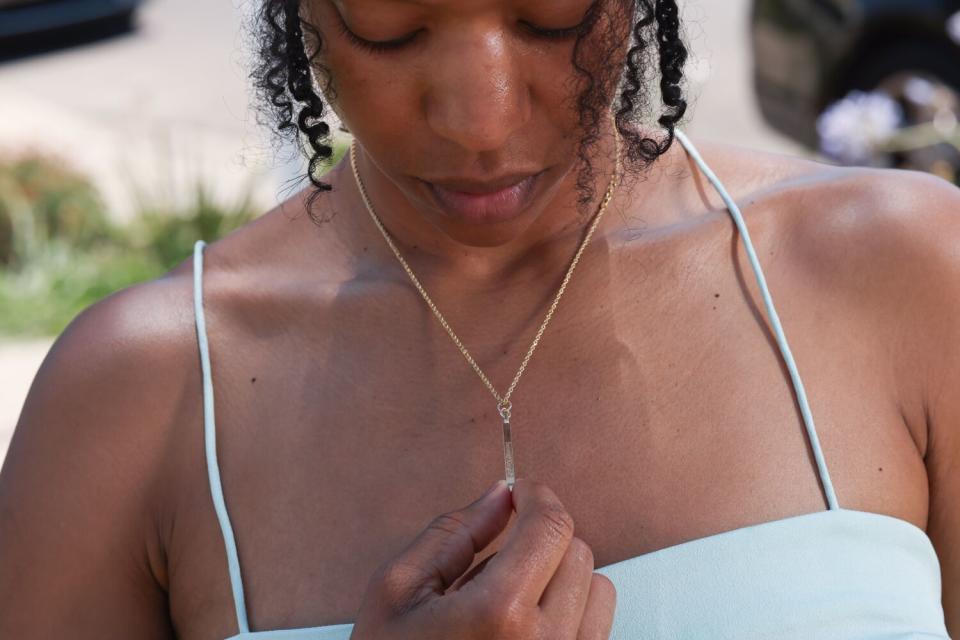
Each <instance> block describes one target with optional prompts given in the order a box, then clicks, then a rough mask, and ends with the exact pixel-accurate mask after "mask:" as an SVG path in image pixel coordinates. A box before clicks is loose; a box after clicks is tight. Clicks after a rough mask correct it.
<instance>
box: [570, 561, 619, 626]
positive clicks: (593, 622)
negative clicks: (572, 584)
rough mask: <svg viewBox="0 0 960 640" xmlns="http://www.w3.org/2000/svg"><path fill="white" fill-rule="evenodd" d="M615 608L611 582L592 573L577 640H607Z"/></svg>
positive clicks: (615, 597)
mask: <svg viewBox="0 0 960 640" xmlns="http://www.w3.org/2000/svg"><path fill="white" fill-rule="evenodd" d="M616 608H617V589H616V587H614V586H613V582H611V581H610V578H608V577H606V576H604V575H601V574H599V573H594V574H593V575H592V579H591V581H590V593H589V594H588V595H587V606H586V608H585V609H584V612H583V618H581V620H580V630H579V632H578V633H577V640H607V639H608V638H609V637H610V631H611V630H612V629H613V614H614V613H615V612H616Z"/></svg>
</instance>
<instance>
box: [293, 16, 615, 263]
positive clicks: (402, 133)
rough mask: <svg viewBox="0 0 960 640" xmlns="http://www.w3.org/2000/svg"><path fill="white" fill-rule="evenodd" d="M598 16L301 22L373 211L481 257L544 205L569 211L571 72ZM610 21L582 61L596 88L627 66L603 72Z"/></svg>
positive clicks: (575, 124) (574, 142) (594, 34)
mask: <svg viewBox="0 0 960 640" xmlns="http://www.w3.org/2000/svg"><path fill="white" fill-rule="evenodd" d="M592 4H593V2H592V0H308V2H307V5H306V7H305V12H304V16H303V17H304V18H305V19H306V20H307V21H308V22H309V23H311V24H312V25H313V26H314V27H315V28H316V29H317V31H318V32H319V34H320V37H321V39H322V42H323V46H322V48H321V52H320V54H319V56H318V57H317V62H318V63H320V64H321V65H323V66H324V67H325V68H326V69H328V70H329V73H330V76H331V78H332V86H333V88H334V92H335V95H334V96H333V105H332V106H333V107H334V109H335V110H336V112H337V113H338V114H339V116H340V118H341V120H342V121H343V122H344V124H345V125H346V126H347V128H348V129H349V130H350V131H351V133H353V134H354V136H355V137H356V138H357V140H358V142H359V143H360V145H361V147H362V150H363V155H364V163H363V164H362V165H361V172H362V175H363V178H364V180H365V182H367V184H368V187H369V188H370V190H371V191H372V192H374V196H375V201H374V204H375V206H377V208H378V210H379V209H382V208H384V207H392V209H391V210H392V211H396V210H397V208H399V209H401V210H403V211H404V213H403V215H404V216H408V215H415V216H420V217H421V218H422V219H425V220H427V221H429V222H430V223H431V224H432V225H433V226H434V227H436V228H438V229H440V230H441V231H442V232H444V233H445V234H446V235H447V236H449V237H450V238H452V239H454V240H456V241H458V242H460V243H463V244H468V245H473V246H486V245H497V244H502V243H504V242H507V241H509V240H510V239H511V238H513V237H514V236H516V235H517V234H518V233H520V232H521V231H522V230H523V229H525V228H526V227H528V226H529V225H530V224H531V223H532V222H533V221H534V220H535V219H536V218H537V217H538V216H539V215H540V213H541V212H543V211H544V209H545V205H547V204H549V203H551V202H552V201H553V202H554V204H557V203H561V202H562V203H569V204H570V205H571V206H572V204H573V203H575V199H576V196H575V194H574V192H573V186H574V177H575V172H574V171H572V169H574V168H575V167H576V164H577V147H578V143H579V140H580V138H581V135H580V134H581V130H580V125H579V113H578V110H577V106H576V97H577V95H578V94H579V93H580V91H581V90H582V89H583V88H584V86H585V85H584V84H583V82H584V79H583V76H582V75H579V74H577V73H576V72H575V71H574V68H573V66H572V63H571V60H572V56H573V49H574V44H575V41H576V37H577V36H576V29H575V27H577V26H578V25H580V24H581V23H582V22H583V20H584V17H585V16H586V15H587V12H588V9H589V8H590V6H591V5H592ZM619 21H620V22H622V25H614V30H615V31H616V32H617V33H619V34H620V35H619V37H617V38H616V40H615V41H616V42H618V43H624V44H625V43H626V38H627V35H628V34H629V26H630V25H629V22H628V20H627V17H625V16H624V17H623V19H622V20H619ZM611 22H612V19H609V18H605V17H601V18H600V19H599V21H598V22H597V24H596V25H595V26H594V28H593V29H592V30H591V33H590V35H589V36H587V38H586V40H585V41H584V42H583V43H582V44H581V48H582V51H581V53H580V56H579V57H578V60H582V61H584V62H585V66H587V67H588V68H590V69H591V70H592V72H593V74H601V75H605V76H609V77H608V78H606V79H605V78H601V77H597V78H596V80H597V81H598V82H599V81H606V82H610V79H609V78H615V77H616V76H619V69H620V63H619V61H620V60H622V57H617V58H615V59H614V60H613V61H611V59H610V58H609V53H610V52H609V51H607V52H601V49H602V48H603V47H602V46H600V44H599V43H600V42H602V41H603V42H610V41H611V40H610V36H609V33H611V31H610V25H611ZM604 34H607V35H606V36H605V35H604ZM606 46H607V48H608V49H609V47H610V45H606ZM615 53H619V54H621V55H622V53H623V49H622V47H619V46H618V48H617V51H616V52H615ZM602 125H603V130H608V127H607V126H606V123H605V122H604V123H602ZM603 166H605V165H597V167H598V169H599V168H602V167H603ZM371 173H379V174H380V175H371ZM599 179H600V180H601V181H602V184H601V186H600V192H601V193H602V191H603V186H604V185H605V183H606V179H607V176H604V175H601V176H600V178H599ZM371 185H375V186H376V188H377V191H374V189H373V187H371Z"/></svg>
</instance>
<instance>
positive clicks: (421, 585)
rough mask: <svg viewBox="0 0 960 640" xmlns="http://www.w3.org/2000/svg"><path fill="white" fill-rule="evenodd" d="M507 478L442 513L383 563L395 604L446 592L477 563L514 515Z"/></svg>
mask: <svg viewBox="0 0 960 640" xmlns="http://www.w3.org/2000/svg"><path fill="white" fill-rule="evenodd" d="M506 487H507V485H506V483H505V482H504V481H503V480H500V481H499V482H497V483H496V484H495V485H494V486H493V487H491V488H490V490H489V491H488V492H487V493H486V494H484V495H483V496H481V497H480V498H479V499H478V500H476V501H475V502H473V503H472V504H470V505H468V506H466V507H464V508H463V509H459V510H457V511H451V512H449V513H445V514H443V515H440V516H438V517H436V518H434V520H433V521H432V522H431V523H430V524H429V525H428V526H427V528H426V529H424V530H423V531H422V532H421V533H420V534H419V535H418V536H417V537H416V538H415V539H414V540H413V542H411V543H410V544H409V545H408V546H407V547H406V548H405V549H404V550H403V551H401V552H400V553H399V554H398V555H397V556H396V557H395V558H393V559H392V560H390V561H389V562H388V563H386V565H385V566H384V567H382V569H381V571H382V574H381V578H382V581H383V582H384V583H386V584H385V588H386V589H387V591H388V594H387V595H388V596H390V600H391V601H392V602H393V603H394V604H401V605H405V606H406V605H409V606H413V605H415V604H418V603H419V602H421V601H422V600H423V599H424V598H425V597H428V596H430V595H431V594H437V595H443V593H444V591H445V590H446V589H447V588H448V587H449V586H450V585H451V584H453V582H454V581H455V580H456V579H457V578H458V577H459V576H460V575H461V574H462V573H463V572H464V571H466V570H467V569H468V568H469V567H470V565H471V564H472V563H473V559H474V556H475V555H476V554H477V553H478V552H479V551H482V550H483V549H484V548H485V547H486V546H487V545H488V544H490V542H491V541H492V540H493V539H494V538H496V537H497V535H498V534H499V533H500V531H502V530H503V528H504V527H505V526H506V524H507V522H508V521H509V520H510V515H511V509H510V504H511V500H510V492H509V491H508V490H507V488H506Z"/></svg>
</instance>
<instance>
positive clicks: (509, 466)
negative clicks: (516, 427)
mask: <svg viewBox="0 0 960 640" xmlns="http://www.w3.org/2000/svg"><path fill="white" fill-rule="evenodd" d="M503 465H504V470H505V473H506V479H507V487H509V489H510V491H513V484H514V483H515V482H516V481H517V473H516V469H514V466H513V442H512V441H511V439H510V419H509V418H504V419H503Z"/></svg>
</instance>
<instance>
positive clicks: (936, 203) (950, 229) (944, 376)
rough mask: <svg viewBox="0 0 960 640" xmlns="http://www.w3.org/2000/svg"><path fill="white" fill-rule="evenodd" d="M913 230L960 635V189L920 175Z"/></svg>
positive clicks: (944, 545) (941, 528)
mask: <svg viewBox="0 0 960 640" xmlns="http://www.w3.org/2000/svg"><path fill="white" fill-rule="evenodd" d="M911 179H912V180H915V181H917V184H915V185H913V187H914V188H913V189H912V190H911V193H912V194H913V198H914V200H915V202H914V203H913V206H912V207H911V210H910V215H909V217H910V219H911V221H910V226H909V227H907V228H905V229H904V230H903V235H904V236H906V239H905V242H907V243H909V244H910V247H909V250H908V251H906V252H905V254H904V255H905V256H907V257H908V258H909V259H910V260H911V262H912V264H911V265H905V266H904V267H905V269H908V270H909V271H910V272H911V276H910V280H911V281H912V282H913V286H912V287H911V289H910V291H909V292H908V293H907V294H906V295H905V296H904V300H903V303H904V304H905V305H913V306H914V307H915V308H914V312H913V313H911V315H910V317H911V318H914V319H915V321H912V322H910V326H909V327H908V328H907V331H910V332H916V334H917V336H919V337H918V338H917V342H916V343H917V344H920V345H923V347H922V353H921V354H919V355H920V357H921V358H922V360H921V361H920V363H919V364H918V366H915V367H913V368H912V370H913V371H915V372H916V374H917V377H918V378H919V379H920V381H921V386H920V389H921V390H922V391H921V394H922V402H923V417H924V418H925V422H926V425H925V426H926V447H925V451H924V463H925V466H926V469H927V478H928V483H929V489H930V504H929V516H928V524H927V533H928V535H929V536H930V539H931V540H932V541H933V544H934V547H935V548H936V551H937V555H938V557H939V559H940V564H941V570H942V578H943V608H944V614H945V616H946V621H947V629H948V631H949V632H950V635H951V636H953V637H960V189H957V188H956V187H954V186H952V185H950V184H949V183H947V182H945V181H942V180H939V179H937V178H932V177H919V176H917V177H913V178H911Z"/></svg>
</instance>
